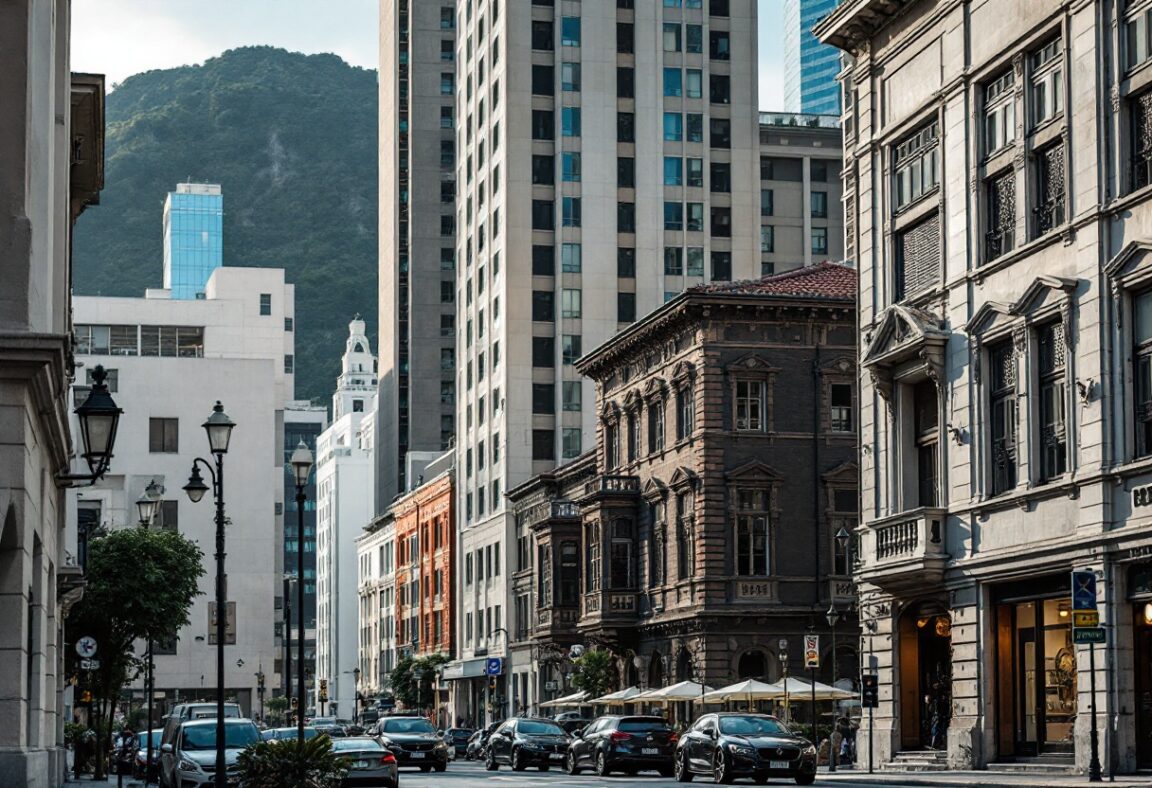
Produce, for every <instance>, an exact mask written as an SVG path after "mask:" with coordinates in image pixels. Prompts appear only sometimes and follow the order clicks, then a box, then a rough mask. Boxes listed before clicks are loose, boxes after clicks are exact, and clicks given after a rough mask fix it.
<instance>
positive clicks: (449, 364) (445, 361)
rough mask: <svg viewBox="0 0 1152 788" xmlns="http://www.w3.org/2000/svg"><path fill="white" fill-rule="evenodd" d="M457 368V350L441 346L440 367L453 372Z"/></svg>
mask: <svg viewBox="0 0 1152 788" xmlns="http://www.w3.org/2000/svg"><path fill="white" fill-rule="evenodd" d="M455 368H456V350H455V349H454V348H450V347H442V348H440V369H441V370H443V371H445V372H451V371H452V370H453V369H455Z"/></svg>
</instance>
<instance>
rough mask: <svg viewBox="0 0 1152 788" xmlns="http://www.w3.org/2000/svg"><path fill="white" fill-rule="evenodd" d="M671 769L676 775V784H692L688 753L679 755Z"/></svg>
mask: <svg viewBox="0 0 1152 788" xmlns="http://www.w3.org/2000/svg"><path fill="white" fill-rule="evenodd" d="M672 769H673V771H675V773H676V782H678V783H690V782H692V769H691V768H690V767H689V766H688V753H687V752H682V753H680V757H678V758H677V759H676V761H675V762H674V763H673V764H672Z"/></svg>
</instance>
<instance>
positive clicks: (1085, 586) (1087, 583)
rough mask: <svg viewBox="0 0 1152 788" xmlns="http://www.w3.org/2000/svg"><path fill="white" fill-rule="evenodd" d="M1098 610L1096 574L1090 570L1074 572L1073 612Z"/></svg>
mask: <svg viewBox="0 0 1152 788" xmlns="http://www.w3.org/2000/svg"><path fill="white" fill-rule="evenodd" d="M1084 610H1088V611H1095V610H1096V573H1095V572H1093V571H1091V570H1090V569H1078V570H1076V571H1074V572H1072V611H1073V612H1079V611H1084Z"/></svg>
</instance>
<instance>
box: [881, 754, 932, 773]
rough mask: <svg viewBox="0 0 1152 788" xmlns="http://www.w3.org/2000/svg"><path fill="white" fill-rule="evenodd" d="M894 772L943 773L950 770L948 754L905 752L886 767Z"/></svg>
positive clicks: (885, 767) (885, 768) (896, 756)
mask: <svg viewBox="0 0 1152 788" xmlns="http://www.w3.org/2000/svg"><path fill="white" fill-rule="evenodd" d="M884 770H885V771H892V772H943V771H947V770H948V753H946V752H944V751H943V750H905V751H903V752H898V753H896V755H895V757H894V758H893V759H892V760H891V761H889V762H888V763H886V764H885V765H884Z"/></svg>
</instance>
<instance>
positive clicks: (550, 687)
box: [544, 681, 560, 692]
mask: <svg viewBox="0 0 1152 788" xmlns="http://www.w3.org/2000/svg"><path fill="white" fill-rule="evenodd" d="M544 689H546V690H547V691H548V692H555V691H556V690H558V689H560V685H559V683H558V682H555V681H545V682H544Z"/></svg>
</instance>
